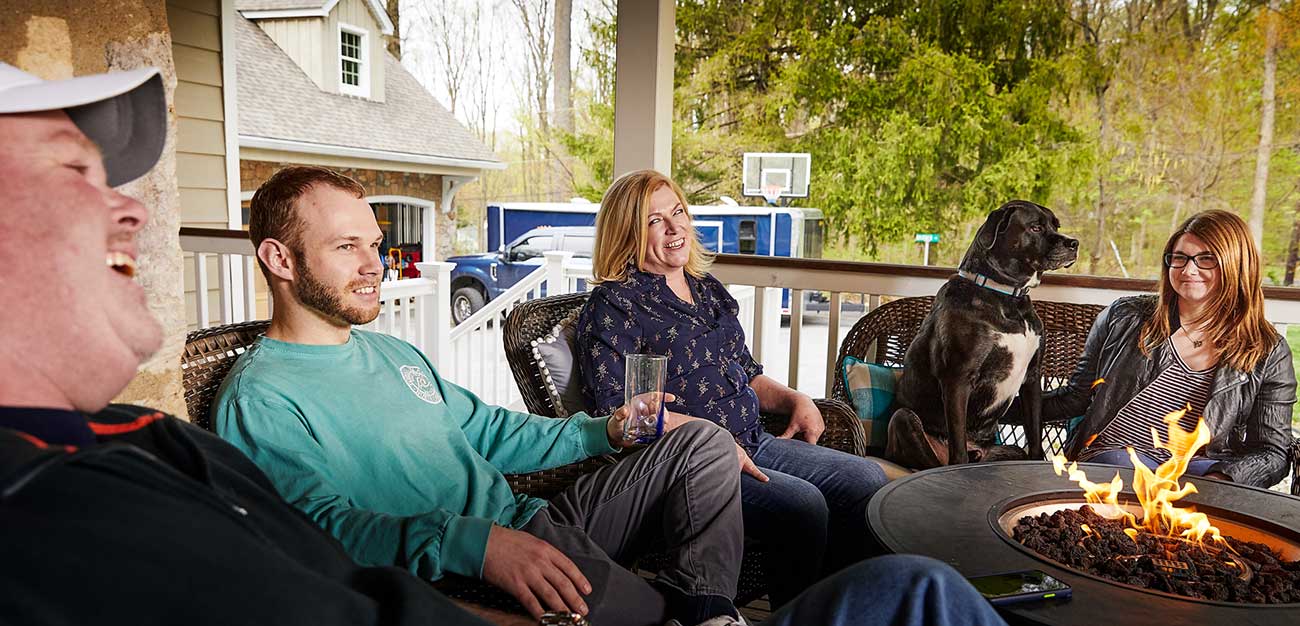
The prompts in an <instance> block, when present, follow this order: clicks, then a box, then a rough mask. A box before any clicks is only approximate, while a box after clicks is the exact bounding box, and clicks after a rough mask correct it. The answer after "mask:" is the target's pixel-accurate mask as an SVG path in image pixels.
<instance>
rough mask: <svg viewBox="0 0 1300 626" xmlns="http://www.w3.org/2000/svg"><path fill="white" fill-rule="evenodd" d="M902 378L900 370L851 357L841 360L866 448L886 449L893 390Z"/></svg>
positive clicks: (846, 387)
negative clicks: (860, 423)
mask: <svg viewBox="0 0 1300 626" xmlns="http://www.w3.org/2000/svg"><path fill="white" fill-rule="evenodd" d="M902 374H903V368H901V367H887V366H884V365H880V364H879V363H871V362H868V361H863V360H861V359H858V358H855V357H851V356H850V357H845V358H844V371H843V376H844V388H845V389H848V391H849V399H850V401H851V403H852V404H853V408H854V410H855V411H857V413H858V419H859V420H862V431H863V432H864V433H865V434H866V436H867V447H869V448H883V447H885V441H886V438H887V436H888V434H889V418H890V415H891V413H890V410H889V409H890V407H891V406H892V405H893V404H894V386H895V385H896V384H897V383H898V378H899V376H902Z"/></svg>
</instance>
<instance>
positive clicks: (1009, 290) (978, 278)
mask: <svg viewBox="0 0 1300 626" xmlns="http://www.w3.org/2000/svg"><path fill="white" fill-rule="evenodd" d="M957 275H958V276H961V277H962V278H965V279H966V280H969V281H971V282H972V283H975V284H976V285H979V286H981V287H983V288H985V289H991V290H993V291H996V292H998V293H1000V294H1005V295H1008V296H1011V297H1013V298H1019V297H1021V296H1025V295H1029V285H1028V284H1024V285H1021V286H1019V287H1012V286H1011V285H1004V284H1002V283H1000V282H997V281H995V280H993V279H991V278H989V277H988V276H985V275H983V274H976V273H975V272H968V271H966V270H963V269H958V270H957Z"/></svg>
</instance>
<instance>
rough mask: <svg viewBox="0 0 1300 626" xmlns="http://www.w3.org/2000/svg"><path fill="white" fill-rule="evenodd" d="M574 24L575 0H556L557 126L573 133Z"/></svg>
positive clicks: (553, 66) (553, 55) (553, 58)
mask: <svg viewBox="0 0 1300 626" xmlns="http://www.w3.org/2000/svg"><path fill="white" fill-rule="evenodd" d="M572 26H573V0H556V1H555V41H554V42H553V46H552V48H551V50H552V53H551V69H552V71H554V72H555V100H554V105H553V106H552V108H553V109H554V111H555V127H556V128H559V129H560V130H562V131H564V132H566V133H573V76H572V69H571V63H570V61H569V53H570V51H571V50H572V45H571V42H570V34H569V33H570V30H571V29H572Z"/></svg>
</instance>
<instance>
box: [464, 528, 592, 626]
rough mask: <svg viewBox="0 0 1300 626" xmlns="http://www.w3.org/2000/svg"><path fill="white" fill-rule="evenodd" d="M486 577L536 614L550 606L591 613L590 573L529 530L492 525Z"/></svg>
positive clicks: (484, 564) (537, 615)
mask: <svg viewBox="0 0 1300 626" xmlns="http://www.w3.org/2000/svg"><path fill="white" fill-rule="evenodd" d="M483 580H486V581H488V582H489V583H492V584H493V585H496V586H497V587H500V588H502V589H504V590H505V591H506V592H507V593H509V594H510V595H512V596H514V597H515V599H516V600H519V603H520V604H522V605H524V608H525V609H527V610H528V612H529V613H531V614H532V616H533V617H535V618H540V617H541V616H542V613H544V612H546V611H547V610H551V611H573V612H575V613H581V614H583V615H586V614H587V603H586V602H583V601H582V596H583V595H586V594H589V593H591V583H589V582H587V577H586V576H583V575H582V572H581V571H579V570H578V566H577V565H574V564H573V561H570V560H569V557H567V556H564V554H563V553H561V552H560V551H559V550H556V549H555V547H554V546H552V545H551V544H549V543H546V542H545V541H542V540H541V539H538V538H537V537H534V536H532V535H530V534H528V533H526V532H522V531H518V530H511V529H509V528H506V527H504V526H497V525H495V524H493V525H492V531H491V532H490V533H488V542H487V552H486V554H484V556H483ZM543 604H545V605H546V608H545V609H543V608H542V605H543Z"/></svg>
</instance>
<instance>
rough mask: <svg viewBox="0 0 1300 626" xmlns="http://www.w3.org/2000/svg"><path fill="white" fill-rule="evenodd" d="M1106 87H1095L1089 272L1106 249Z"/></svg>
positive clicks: (1097, 263) (1108, 120)
mask: <svg viewBox="0 0 1300 626" xmlns="http://www.w3.org/2000/svg"><path fill="white" fill-rule="evenodd" d="M1098 56H1100V52H1099V53H1098ZM1106 88H1107V85H1105V84H1101V85H1098V86H1097V87H1096V96H1097V119H1098V121H1099V122H1100V125H1099V129H1098V132H1097V157H1098V158H1097V242H1096V243H1095V244H1094V245H1093V246H1092V255H1091V256H1089V258H1088V273H1090V274H1096V273H1097V272H1098V271H1099V268H1098V266H1099V265H1100V264H1101V256H1102V253H1103V251H1104V250H1105V249H1106V163H1107V161H1106V136H1107V131H1108V130H1109V129H1108V126H1109V125H1110V118H1109V116H1108V115H1107V114H1106Z"/></svg>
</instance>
